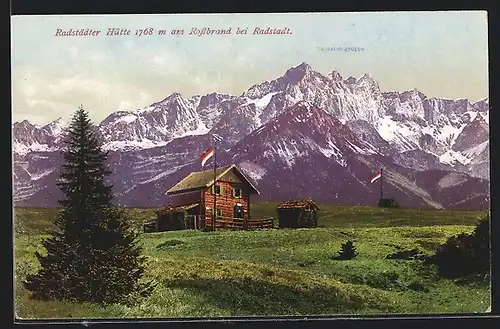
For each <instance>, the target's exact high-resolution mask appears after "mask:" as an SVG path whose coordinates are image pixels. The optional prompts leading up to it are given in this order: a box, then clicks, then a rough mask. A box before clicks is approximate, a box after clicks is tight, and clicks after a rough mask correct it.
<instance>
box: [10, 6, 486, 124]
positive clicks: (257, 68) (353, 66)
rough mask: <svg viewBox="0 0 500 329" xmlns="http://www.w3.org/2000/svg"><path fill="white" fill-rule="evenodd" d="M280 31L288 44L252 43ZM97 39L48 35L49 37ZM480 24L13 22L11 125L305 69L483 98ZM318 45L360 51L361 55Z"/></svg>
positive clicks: (267, 17) (228, 89)
mask: <svg viewBox="0 0 500 329" xmlns="http://www.w3.org/2000/svg"><path fill="white" fill-rule="evenodd" d="M110 27H116V28H126V29H130V30H131V31H132V34H133V33H134V32H135V30H136V29H144V28H149V27H152V28H154V29H155V31H158V30H159V29H165V30H167V31H170V30H172V29H184V31H185V33H186V34H187V33H189V31H190V30H191V28H193V27H196V28H203V27H210V28H213V29H227V28H229V27H231V28H232V30H233V32H234V31H235V30H236V28H237V27H240V28H246V27H248V28H249V29H248V30H249V34H248V35H234V34H233V35H218V36H201V37H197V36H190V35H186V34H185V35H183V36H172V35H169V34H168V35H166V36H160V35H157V34H155V35H152V36H141V37H138V36H135V35H130V36H113V37H106V36H105V35H104V34H105V33H106V31H107V29H108V28H110ZM255 27H261V28H266V27H272V28H274V27H276V28H285V27H288V28H289V29H290V31H291V32H292V34H290V35H267V36H265V35H251V34H250V33H251V32H252V31H253V29H254V28H255ZM58 28H59V29H63V30H66V29H70V28H73V29H80V28H91V29H94V30H101V31H102V32H101V34H100V35H99V36H97V37H56V36H54V34H55V32H56V30H57V29H58ZM487 40H488V37H487V15H486V12H484V11H476V12H380V13H376V12H366V13H314V14H310V13H308V14H223V15H222V14H213V15H109V16H104V15H92V16H88V15H82V16H16V17H13V18H12V80H13V84H12V95H13V120H14V121H20V120H23V119H28V120H30V121H32V122H34V123H38V124H43V123H48V122H50V121H51V120H55V119H57V118H58V117H63V119H66V120H69V118H70V115H71V113H73V112H74V111H75V110H76V108H77V107H78V106H79V105H80V104H83V105H84V107H86V108H87V109H88V110H89V112H90V114H91V116H92V118H93V119H94V120H95V121H97V122H99V121H101V120H102V119H104V118H105V117H106V116H107V115H108V114H109V113H111V112H114V111H116V110H119V109H121V110H124V109H130V110H133V109H137V108H142V107H144V106H147V105H149V104H151V103H153V102H155V101H158V100H161V99H163V98H165V97H166V96H168V95H169V94H171V93H173V92H180V93H181V94H182V95H183V96H185V97H190V96H192V95H195V94H200V95H203V94H208V93H211V92H221V93H230V94H241V93H242V92H244V91H245V90H246V89H248V88H249V87H251V86H252V85H254V84H257V83H260V82H262V81H265V80H270V79H274V78H276V77H278V76H280V75H282V74H283V73H284V72H285V71H286V70H287V69H288V68H290V67H292V66H295V65H297V64H299V63H301V62H307V63H308V64H310V65H311V66H312V68H313V69H314V70H316V71H318V72H320V73H323V74H327V73H329V72H331V71H334V70H335V71H338V72H339V73H340V74H341V75H342V76H343V77H344V78H347V77H349V76H354V77H359V76H361V75H362V74H364V73H370V74H371V75H372V76H373V78H374V79H375V80H377V81H378V82H379V85H380V87H381V89H382V90H383V91H404V90H408V89H412V88H417V89H418V90H420V91H422V92H423V93H424V94H426V95H427V96H429V97H445V98H469V99H471V100H473V101H475V100H478V99H481V98H484V97H487V96H488V54H487V51H488V41H487ZM318 47H361V48H364V50H363V51H360V52H335V51H319V50H318Z"/></svg>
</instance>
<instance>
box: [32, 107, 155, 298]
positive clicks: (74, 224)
mask: <svg viewBox="0 0 500 329" xmlns="http://www.w3.org/2000/svg"><path fill="white" fill-rule="evenodd" d="M66 133H67V136H66V140H65V143H66V145H67V147H66V148H65V150H64V151H63V156H64V164H63V165H62V168H61V174H60V178H61V179H60V182H59V183H58V186H59V188H60V189H61V191H62V192H63V193H64V196H65V198H64V199H63V200H61V201H59V202H60V203H61V205H62V206H63V208H62V210H61V211H60V213H59V214H58V216H57V219H56V223H55V230H54V231H53V232H51V233H52V234H51V237H50V238H48V239H46V240H44V241H43V246H44V247H45V249H46V250H47V254H46V255H41V254H40V253H38V252H37V254H36V256H37V258H38V260H39V262H40V265H41V270H40V271H39V272H38V273H36V274H33V275H30V276H28V277H27V279H26V281H25V282H24V284H25V287H26V288H27V289H28V290H30V291H31V292H32V297H33V298H35V299H43V300H64V299H66V300H74V301H79V302H84V301H85V302H94V303H115V302H123V301H124V300H125V299H126V298H127V297H128V296H130V295H131V294H137V293H140V294H141V295H147V294H148V293H149V292H150V291H151V289H152V286H151V284H150V283H143V282H141V281H142V280H141V277H142V276H143V273H144V268H145V267H144V261H145V259H144V258H143V257H141V255H140V254H141V247H140V246H139V244H138V241H137V235H136V233H134V232H133V231H132V229H131V227H130V224H129V222H128V219H127V218H126V217H125V214H124V213H123V211H122V210H120V209H119V208H118V207H117V206H115V205H114V204H113V193H112V186H110V185H108V184H107V183H106V178H107V177H108V176H109V175H110V174H111V172H110V171H109V170H108V169H107V168H106V165H105V161H106V159H107V156H108V154H107V152H104V151H103V150H102V149H101V147H100V142H99V136H98V134H97V131H96V129H95V126H94V125H93V124H92V122H91V120H90V119H89V117H88V113H87V112H86V111H85V110H84V109H83V108H82V107H80V108H79V109H78V111H77V112H76V113H75V114H74V116H73V119H72V122H71V124H70V126H69V128H68V129H67V131H66Z"/></svg>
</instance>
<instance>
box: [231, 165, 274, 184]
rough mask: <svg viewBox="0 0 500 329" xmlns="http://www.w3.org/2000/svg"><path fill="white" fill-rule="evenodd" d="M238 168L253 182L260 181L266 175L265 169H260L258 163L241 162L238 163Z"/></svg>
mask: <svg viewBox="0 0 500 329" xmlns="http://www.w3.org/2000/svg"><path fill="white" fill-rule="evenodd" d="M238 168H240V169H241V171H242V172H243V174H244V175H245V176H248V177H249V178H250V179H252V180H253V181H255V182H258V181H260V180H262V178H263V177H264V176H265V175H266V173H267V170H266V168H264V167H262V166H261V165H259V164H258V163H255V162H250V161H243V162H241V163H239V165H238Z"/></svg>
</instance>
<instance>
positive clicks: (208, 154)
mask: <svg viewBox="0 0 500 329" xmlns="http://www.w3.org/2000/svg"><path fill="white" fill-rule="evenodd" d="M213 155H214V147H213V146H210V147H209V148H208V150H206V151H205V153H203V154H202V155H201V157H200V161H201V166H202V167H203V166H204V165H205V163H206V162H207V161H208V160H209V159H210V158H211V157H212V156H213Z"/></svg>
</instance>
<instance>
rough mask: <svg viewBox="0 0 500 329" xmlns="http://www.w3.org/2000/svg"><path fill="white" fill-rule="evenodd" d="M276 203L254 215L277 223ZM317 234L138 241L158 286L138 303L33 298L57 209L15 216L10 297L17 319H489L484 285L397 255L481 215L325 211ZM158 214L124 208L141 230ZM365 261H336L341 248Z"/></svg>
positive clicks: (175, 235) (147, 237)
mask: <svg viewBox="0 0 500 329" xmlns="http://www.w3.org/2000/svg"><path fill="white" fill-rule="evenodd" d="M275 207H276V204H275V203H271V202H269V203H260V204H255V205H252V217H254V218H259V217H269V216H275ZM320 208H321V211H320V213H319V215H320V219H319V227H318V228H315V229H283V230H278V229H271V230H254V231H228V230H218V231H216V232H199V231H192V230H187V231H173V232H160V233H146V234H141V236H140V239H141V242H142V244H143V246H144V254H145V255H146V256H147V258H148V267H147V279H154V281H155V282H156V283H157V287H156V289H155V290H154V292H153V294H152V295H151V296H149V297H148V298H146V299H142V300H138V301H137V302H136V303H135V304H134V305H128V306H127V305H110V306H97V305H93V304H81V303H69V302H55V301H50V302H47V301H36V300H31V299H30V298H29V293H28V292H27V291H26V290H25V289H24V288H23V287H22V285H21V281H22V280H23V279H24V278H25V276H26V274H28V273H30V272H34V271H36V270H37V267H38V264H37V261H36V258H35V256H34V252H35V251H36V250H41V251H43V250H42V248H41V244H40V242H41V240H42V238H43V237H44V236H46V234H47V232H48V230H50V228H51V226H52V225H53V224H52V223H53V219H54V217H55V215H56V214H57V210H56V209H35V208H30V209H15V219H14V231H15V233H14V234H15V235H14V237H15V249H14V252H15V255H14V257H15V258H14V261H15V298H16V315H17V317H19V318H24V319H31V318H100V317H113V318H116V317H127V318H131V317H162V318H171V317H208V316H214V317H218V316H224V317H226V316H281V315H324V314H361V315H367V314H386V313H396V314H404V313H406V314H408V313H433V314H440V313H470V312H484V311H485V310H486V309H487V308H488V306H489V304H490V287H489V283H486V282H481V281H474V280H471V281H467V280H446V279H442V278H439V277H438V276H437V275H436V272H435V269H434V268H433V267H429V266H427V265H423V264H422V262H420V261H414V260H389V259H385V257H386V256H387V255H389V254H391V253H394V252H396V251H399V250H407V249H419V250H421V251H422V252H423V253H427V254H430V253H432V252H433V251H434V250H435V248H436V247H437V246H438V245H439V244H441V243H443V242H444V241H446V239H447V237H449V236H451V235H455V234H459V233H462V232H466V233H469V232H471V231H472V230H473V229H474V225H475V224H476V223H477V221H478V219H479V218H480V217H482V216H484V215H485V212H481V211H438V210H422V209H380V208H372V207H362V206H354V207H353V206H334V205H320ZM155 210H156V209H127V213H128V214H129V215H130V217H131V219H133V221H134V222H135V223H136V226H137V227H138V228H139V227H140V226H141V224H142V223H143V222H144V221H148V220H151V219H152V218H153V217H154V211H155ZM347 239H351V240H354V241H355V245H356V247H357V250H358V252H359V255H358V256H357V257H356V258H354V259H352V260H346V261H340V260H334V259H333V257H334V256H336V255H337V251H338V250H339V249H340V245H341V243H343V242H345V241H346V240H347Z"/></svg>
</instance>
